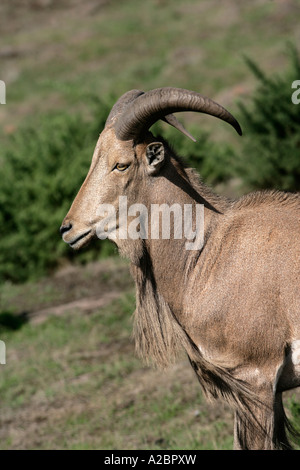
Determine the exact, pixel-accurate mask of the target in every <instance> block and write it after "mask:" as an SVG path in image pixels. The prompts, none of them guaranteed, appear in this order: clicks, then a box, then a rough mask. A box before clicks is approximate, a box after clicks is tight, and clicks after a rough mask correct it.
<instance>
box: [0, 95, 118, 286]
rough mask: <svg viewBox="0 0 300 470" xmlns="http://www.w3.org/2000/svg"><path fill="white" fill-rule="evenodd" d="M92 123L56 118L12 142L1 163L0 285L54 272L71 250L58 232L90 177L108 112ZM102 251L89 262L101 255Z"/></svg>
mask: <svg viewBox="0 0 300 470" xmlns="http://www.w3.org/2000/svg"><path fill="white" fill-rule="evenodd" d="M95 104H97V106H96V107H95V108H94V107H92V113H91V116H90V118H88V117H85V118H83V117H82V116H81V115H72V114H71V113H69V112H66V111H63V112H56V113H54V114H50V115H47V116H45V117H44V118H42V119H41V120H40V122H38V123H37V124H36V125H35V126H33V125H30V126H27V127H25V128H23V129H20V130H18V131H17V132H15V134H13V135H12V136H11V138H10V141H9V143H8V145H7V146H6V147H5V149H4V151H3V153H2V155H1V161H0V180H1V186H0V238H1V251H0V279H1V280H4V279H10V280H12V281H23V280H26V279H28V278H29V277H38V276H41V275H42V274H44V273H45V272H46V270H47V269H49V268H52V267H54V266H56V264H57V262H58V260H59V259H61V258H62V257H68V258H71V257H72V256H74V255H73V253H72V250H70V248H69V247H68V246H67V245H66V244H65V243H62V241H61V237H60V234H59V227H60V224H61V222H62V219H63V217H64V216H65V214H66V213H67V211H68V209H69V207H70V204H71V202H72V200H73V198H74V196H75V195H76V193H77V191H78V189H79V187H80V185H81V184H82V182H83V180H84V178H85V176H86V173H87V171H88V168H89V165H90V162H91V155H92V153H93V150H94V147H95V143H96V141H97V138H98V135H99V132H100V131H101V129H102V128H103V127H104V124H105V120H106V117H107V114H108V111H109V110H108V108H107V107H106V106H105V105H104V104H102V103H95ZM98 250H99V248H98V245H95V248H94V249H93V250H89V252H88V255H87V253H86V254H83V255H80V259H81V260H84V259H85V258H86V257H87V256H89V257H95V256H97V255H98Z"/></svg>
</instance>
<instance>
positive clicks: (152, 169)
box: [146, 142, 165, 175]
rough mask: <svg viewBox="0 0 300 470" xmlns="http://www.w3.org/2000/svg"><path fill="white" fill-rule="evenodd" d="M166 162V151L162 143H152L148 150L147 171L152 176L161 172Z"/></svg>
mask: <svg viewBox="0 0 300 470" xmlns="http://www.w3.org/2000/svg"><path fill="white" fill-rule="evenodd" d="M164 161H165V149H164V146H163V144H162V143H161V142H152V143H151V144H149V145H147V148H146V163H147V171H148V173H149V174H150V175H155V174H157V173H158V172H159V170H160V169H161V167H162V165H163V164H164Z"/></svg>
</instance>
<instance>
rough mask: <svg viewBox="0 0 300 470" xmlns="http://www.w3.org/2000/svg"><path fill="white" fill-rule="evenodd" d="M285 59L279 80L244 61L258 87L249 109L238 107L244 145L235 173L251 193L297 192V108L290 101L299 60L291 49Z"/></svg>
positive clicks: (299, 123) (299, 115) (299, 120)
mask: <svg viewBox="0 0 300 470" xmlns="http://www.w3.org/2000/svg"><path fill="white" fill-rule="evenodd" d="M289 55H290V67H289V69H288V70H287V72H286V73H285V74H284V75H282V76H279V75H277V74H276V75H272V76H270V75H267V74H265V73H264V72H263V71H262V70H261V69H260V68H259V67H258V65H257V64H256V63H255V62H254V61H252V60H250V59H246V62H247V64H248V66H249V68H250V70H251V71H252V72H253V73H254V75H255V76H256V78H257V79H258V81H259V85H258V87H257V89H256V91H255V93H254V95H253V98H252V103H251V105H250V106H249V107H246V106H245V105H244V104H240V109H241V112H242V119H241V121H242V122H243V129H244V134H245V135H244V140H245V141H244V146H243V152H242V158H241V159H240V160H239V162H238V165H237V172H238V174H239V176H241V177H242V179H243V181H244V182H245V183H246V184H247V185H248V186H249V187H251V188H254V189H261V188H262V189H265V188H274V189H281V190H286V191H298V190H299V189H300V105H296V104H293V103H292V100H291V96H292V93H293V92H294V91H295V90H293V89H292V88H291V86H292V82H293V81H294V80H297V79H300V59H299V55H298V52H297V50H296V49H295V48H294V47H292V46H290V47H289Z"/></svg>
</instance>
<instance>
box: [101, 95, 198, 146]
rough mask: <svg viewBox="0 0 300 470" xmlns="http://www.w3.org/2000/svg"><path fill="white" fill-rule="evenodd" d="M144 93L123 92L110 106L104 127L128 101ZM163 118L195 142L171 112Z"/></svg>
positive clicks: (120, 111) (121, 110) (122, 109)
mask: <svg viewBox="0 0 300 470" xmlns="http://www.w3.org/2000/svg"><path fill="white" fill-rule="evenodd" d="M144 94H145V93H144V92H143V91H140V90H131V91H127V92H126V93H124V95H122V96H121V97H120V98H119V99H118V101H117V102H116V103H115V104H114V106H113V107H112V109H111V111H110V113H109V115H108V118H107V120H106V123H105V127H106V126H107V125H109V124H111V123H112V121H113V119H114V118H115V116H116V115H117V114H120V113H122V112H123V111H124V109H125V107H126V106H127V105H128V104H129V103H131V102H132V101H134V100H135V99H136V98H138V97H139V96H141V95H144ZM163 120H164V121H165V122H167V123H168V124H170V125H171V126H173V127H175V128H176V129H178V130H179V131H180V132H182V133H183V134H184V135H186V136H187V137H189V138H190V139H192V140H193V141H194V142H196V139H194V137H193V136H192V135H191V134H190V133H189V132H188V131H187V130H186V129H185V128H184V127H183V125H182V124H181V123H180V122H179V121H178V120H177V119H176V117H175V116H173V114H170V115H168V116H165V117H163Z"/></svg>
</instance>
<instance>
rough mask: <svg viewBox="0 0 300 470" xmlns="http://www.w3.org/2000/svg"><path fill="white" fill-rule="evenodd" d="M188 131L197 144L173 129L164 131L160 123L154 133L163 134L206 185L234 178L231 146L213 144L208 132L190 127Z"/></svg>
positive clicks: (169, 128) (166, 128) (165, 128)
mask: <svg viewBox="0 0 300 470" xmlns="http://www.w3.org/2000/svg"><path fill="white" fill-rule="evenodd" d="M186 127H187V126H186ZM188 130H189V132H190V133H191V134H192V135H193V136H194V137H195V139H197V142H193V141H192V140H190V139H188V138H187V137H185V136H184V135H183V134H181V133H179V132H178V131H177V130H174V129H173V128H171V127H164V128H163V129H162V126H161V124H160V123H158V124H156V126H155V128H154V133H155V134H156V135H157V133H159V134H161V135H162V136H163V137H164V138H165V139H166V140H167V141H168V143H169V144H170V146H171V148H172V149H173V151H174V152H175V153H176V154H177V155H178V156H180V157H182V158H183V160H184V162H185V163H186V164H187V165H188V166H190V167H192V168H194V169H195V170H197V172H198V173H199V174H200V175H201V178H202V179H203V181H205V183H207V184H212V185H213V184H217V183H221V182H224V181H227V180H229V179H230V178H231V177H232V165H233V163H234V159H235V154H234V151H233V148H232V147H231V145H230V144H226V143H222V145H220V144H219V143H216V142H213V140H212V138H211V136H210V135H209V134H208V133H207V132H205V131H199V128H198V127H196V126H192V127H190V126H189V127H188Z"/></svg>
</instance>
